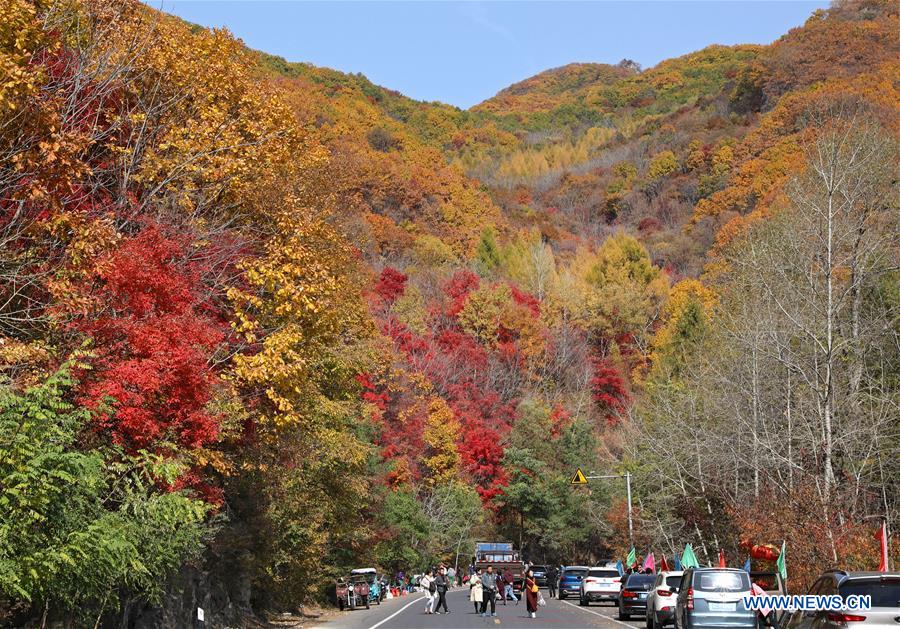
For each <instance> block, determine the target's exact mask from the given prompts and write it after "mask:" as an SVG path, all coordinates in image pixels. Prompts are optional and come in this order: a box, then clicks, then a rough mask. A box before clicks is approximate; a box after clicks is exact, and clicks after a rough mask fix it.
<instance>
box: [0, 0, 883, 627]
mask: <svg viewBox="0 0 900 629" xmlns="http://www.w3.org/2000/svg"><path fill="white" fill-rule="evenodd" d="M3 16H4V17H3V19H2V21H0V68H2V74H3V79H2V81H0V155H2V158H0V245H2V246H0V444H2V445H0V622H2V623H7V624H10V625H17V624H23V623H25V622H32V623H36V624H40V623H41V622H42V621H46V620H48V619H50V620H67V621H68V622H70V623H73V625H72V626H84V625H86V624H89V625H93V624H94V623H95V622H96V623H98V625H99V623H101V621H103V620H109V621H110V622H118V621H120V620H121V621H122V622H125V620H124V619H127V618H128V617H135V616H136V615H140V614H154V613H160V612H159V611H158V610H159V609H160V608H159V605H160V604H161V603H165V604H168V605H173V603H172V600H173V599H177V598H178V597H177V595H173V592H178V591H179V588H182V587H184V576H185V574H188V573H191V574H202V575H203V576H202V578H203V579H204V583H206V584H207V585H208V587H209V588H211V589H214V590H215V591H216V592H217V593H218V594H217V596H219V597H220V598H222V599H224V600H227V601H229V604H228V605H227V606H222V609H227V610H228V611H227V613H228V614H230V615H231V616H230V617H229V618H228V619H227V621H228V622H238V621H239V619H240V618H241V617H244V616H249V615H252V614H253V613H259V614H261V613H263V612H265V611H270V610H284V609H293V608H295V607H296V606H297V605H298V604H300V603H304V602H309V601H314V600H324V598H325V597H326V596H327V585H328V583H329V582H330V583H332V584H333V580H334V578H335V577H336V576H338V575H340V574H343V573H344V572H345V571H346V570H348V569H349V568H352V567H359V566H361V565H377V566H379V567H380V568H382V569H384V570H385V571H387V572H389V573H393V572H395V571H397V570H405V571H408V572H414V571H416V570H420V569H421V568H423V567H424V566H426V565H429V564H430V563H432V562H435V561H445V562H448V563H450V564H454V563H456V562H459V565H466V564H467V563H468V560H469V558H470V556H471V549H472V543H473V540H474V539H475V538H476V537H481V536H496V537H498V538H499V537H502V538H507V539H510V540H514V541H515V542H516V544H517V546H519V547H521V549H522V551H523V553H524V555H525V556H526V557H529V558H532V559H533V560H535V561H539V562H542V563H543V562H568V563H575V562H576V561H584V562H586V561H589V560H590V559H596V558H598V557H601V556H616V557H619V556H621V557H624V555H625V554H626V553H627V551H628V548H629V546H630V545H629V542H628V534H627V518H626V508H625V500H624V488H623V487H622V488H620V487H619V486H618V485H616V484H614V483H611V484H608V485H598V486H595V487H592V491H591V492H585V491H579V490H573V489H572V488H571V487H570V485H569V479H570V478H571V477H572V474H573V473H574V470H575V469H576V468H579V467H580V468H581V469H584V470H585V471H588V470H598V471H599V470H606V472H605V473H621V472H624V471H625V470H628V471H630V472H631V473H632V474H633V475H634V480H633V483H634V494H635V512H634V517H635V545H636V547H637V549H638V553H639V554H644V553H647V552H649V551H650V550H654V551H656V553H657V554H659V553H669V554H672V553H674V552H676V551H678V550H680V549H681V548H682V547H683V545H684V544H685V543H686V542H691V543H692V544H693V545H694V547H695V548H697V550H698V555H699V557H700V559H701V561H706V560H708V559H710V560H711V559H713V558H715V556H716V555H717V553H718V551H719V550H720V549H722V550H724V552H725V554H726V556H727V557H728V560H729V563H730V564H731V565H740V564H742V563H743V561H744V559H745V558H746V556H747V545H748V544H756V543H769V542H774V541H780V540H786V542H787V546H788V548H789V549H790V554H789V557H790V559H789V561H790V565H791V577H792V578H791V581H790V583H789V585H790V587H791V589H792V591H795V592H800V591H804V590H803V588H804V587H805V586H807V585H808V584H809V583H810V580H811V579H812V578H813V577H814V576H815V575H816V574H818V572H819V571H821V570H822V569H824V568H826V567H832V566H834V565H836V564H838V563H840V564H841V565H842V566H844V567H848V568H855V569H872V568H874V567H875V566H876V565H877V541H876V540H875V538H874V537H873V532H874V530H875V528H876V526H877V524H878V522H879V518H886V519H887V522H888V528H889V529H890V530H897V529H898V527H900V504H898V496H900V407H898V404H900V336H898V335H900V318H898V315H900V266H898V253H900V251H898V245H900V241H898V233H900V229H898V228H900V225H898V219H900V212H898V197H897V163H898V155H897V141H898V139H900V116H898V106H900V93H898V91H900V41H898V37H897V34H898V33H900V15H898V10H897V5H896V3H893V2H890V1H888V0H846V1H842V2H837V3H836V4H834V5H833V6H832V7H831V8H830V9H828V10H825V11H817V12H816V13H814V14H813V15H811V16H810V18H809V19H808V20H807V22H806V23H805V24H804V25H802V26H800V27H798V28H796V29H793V30H791V31H790V32H789V33H787V34H785V35H784V36H783V37H782V38H781V39H779V40H778V41H776V42H774V43H773V44H771V45H768V46H758V45H743V46H734V47H724V46H711V47H709V48H706V49H703V50H701V51H698V52H695V53H692V54H689V55H686V56H684V57H680V58H677V59H671V60H667V61H664V62H662V63H660V64H659V65H657V66H655V67H653V68H649V69H641V68H639V67H637V65H636V64H634V63H633V62H629V61H627V60H624V61H623V62H622V63H620V64H618V65H615V66H607V65H602V64H573V65H570V66H565V67H563V68H558V69H554V70H549V71H547V72H544V73H542V74H539V75H537V76H535V77H532V78H529V79H526V80H524V81H522V82H520V83H517V84H515V85H513V86H511V87H509V88H507V89H505V90H503V91H501V92H500V93H499V94H498V95H497V96H495V97H494V98H492V99H490V100H488V101H485V102H484V103H481V104H479V105H477V106H476V107H474V108H472V109H471V110H468V111H465V110H460V109H457V108H455V107H451V106H448V105H443V104H440V103H423V102H418V101H414V100H411V99H409V98H406V97H404V96H403V95H401V94H399V93H397V92H393V91H391V90H389V89H385V88H382V87H380V86H377V85H374V84H372V83H371V82H370V81H368V80H367V79H366V78H365V77H363V76H361V75H348V74H342V73H340V72H337V71H333V70H329V69H325V68H317V67H314V66H311V65H307V64H302V63H288V62H286V61H284V60H282V59H279V58H277V57H272V56H269V55H267V54H265V53H263V52H259V51H253V50H249V49H247V48H246V47H245V46H244V45H243V44H242V43H241V42H240V41H238V40H236V39H235V38H234V37H233V36H231V35H230V34H229V33H227V32H224V31H217V30H215V31H211V30H207V29H203V28H200V27H196V26H192V25H189V24H186V23H184V22H182V21H180V20H178V19H176V18H173V17H171V16H168V15H166V14H163V13H160V12H157V11H155V10H153V9H151V8H149V7H147V6H145V5H143V4H141V3H139V2H137V1H136V0H104V1H103V2H88V1H82V0H70V1H66V2H43V1H32V0H4V1H3ZM896 548H897V545H896V544H895V545H894V553H895V559H894V560H895V561H896V560H897V559H900V556H897V555H896V552H897V551H896ZM191 571H193V572H191ZM207 585H204V586H203V587H207ZM223 613H226V612H223ZM110 619H115V620H110ZM222 620H223V622H224V621H225V619H224V618H223V619H222Z"/></svg>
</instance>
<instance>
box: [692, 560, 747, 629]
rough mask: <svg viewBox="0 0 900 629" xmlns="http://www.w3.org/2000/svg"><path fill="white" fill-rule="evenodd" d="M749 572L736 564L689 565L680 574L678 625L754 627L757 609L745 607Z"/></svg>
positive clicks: (745, 628) (744, 628)
mask: <svg viewBox="0 0 900 629" xmlns="http://www.w3.org/2000/svg"><path fill="white" fill-rule="evenodd" d="M745 596H750V575H749V574H747V573H746V572H744V571H743V570H737V569H735V568H688V569H687V570H685V571H684V575H682V577H681V584H680V585H679V587H678V601H677V603H676V605H675V627H676V629H678V628H679V627H681V628H683V629H692V628H693V627H741V628H743V629H755V628H756V617H757V613H756V612H755V611H753V610H750V609H747V608H746V607H744V601H743V597H745Z"/></svg>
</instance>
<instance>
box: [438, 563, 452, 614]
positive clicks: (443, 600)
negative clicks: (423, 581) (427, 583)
mask: <svg viewBox="0 0 900 629" xmlns="http://www.w3.org/2000/svg"><path fill="white" fill-rule="evenodd" d="M434 584H435V586H437V595H438V604H437V608H436V609H435V613H436V614H440V613H441V606H443V608H444V611H445V612H447V613H448V614H449V613H450V609H449V608H448V607H447V590H449V589H450V580H449V579H448V578H447V569H446V568H444V567H441V569H440V570H439V571H438V575H437V576H436V577H435V578H434Z"/></svg>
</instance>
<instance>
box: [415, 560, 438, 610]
mask: <svg viewBox="0 0 900 629" xmlns="http://www.w3.org/2000/svg"><path fill="white" fill-rule="evenodd" d="M419 585H420V586H421V587H422V592H423V593H424V594H425V596H426V598H425V613H426V614H433V613H434V601H435V598H437V586H436V585H435V583H434V571H432V570H428V572H426V573H425V574H424V575H422V578H421V579H419Z"/></svg>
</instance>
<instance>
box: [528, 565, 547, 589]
mask: <svg viewBox="0 0 900 629" xmlns="http://www.w3.org/2000/svg"><path fill="white" fill-rule="evenodd" d="M531 569H532V571H534V580H535V581H536V582H537V584H538V587H542V588H545V587H547V570H548V569H549V566H531Z"/></svg>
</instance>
